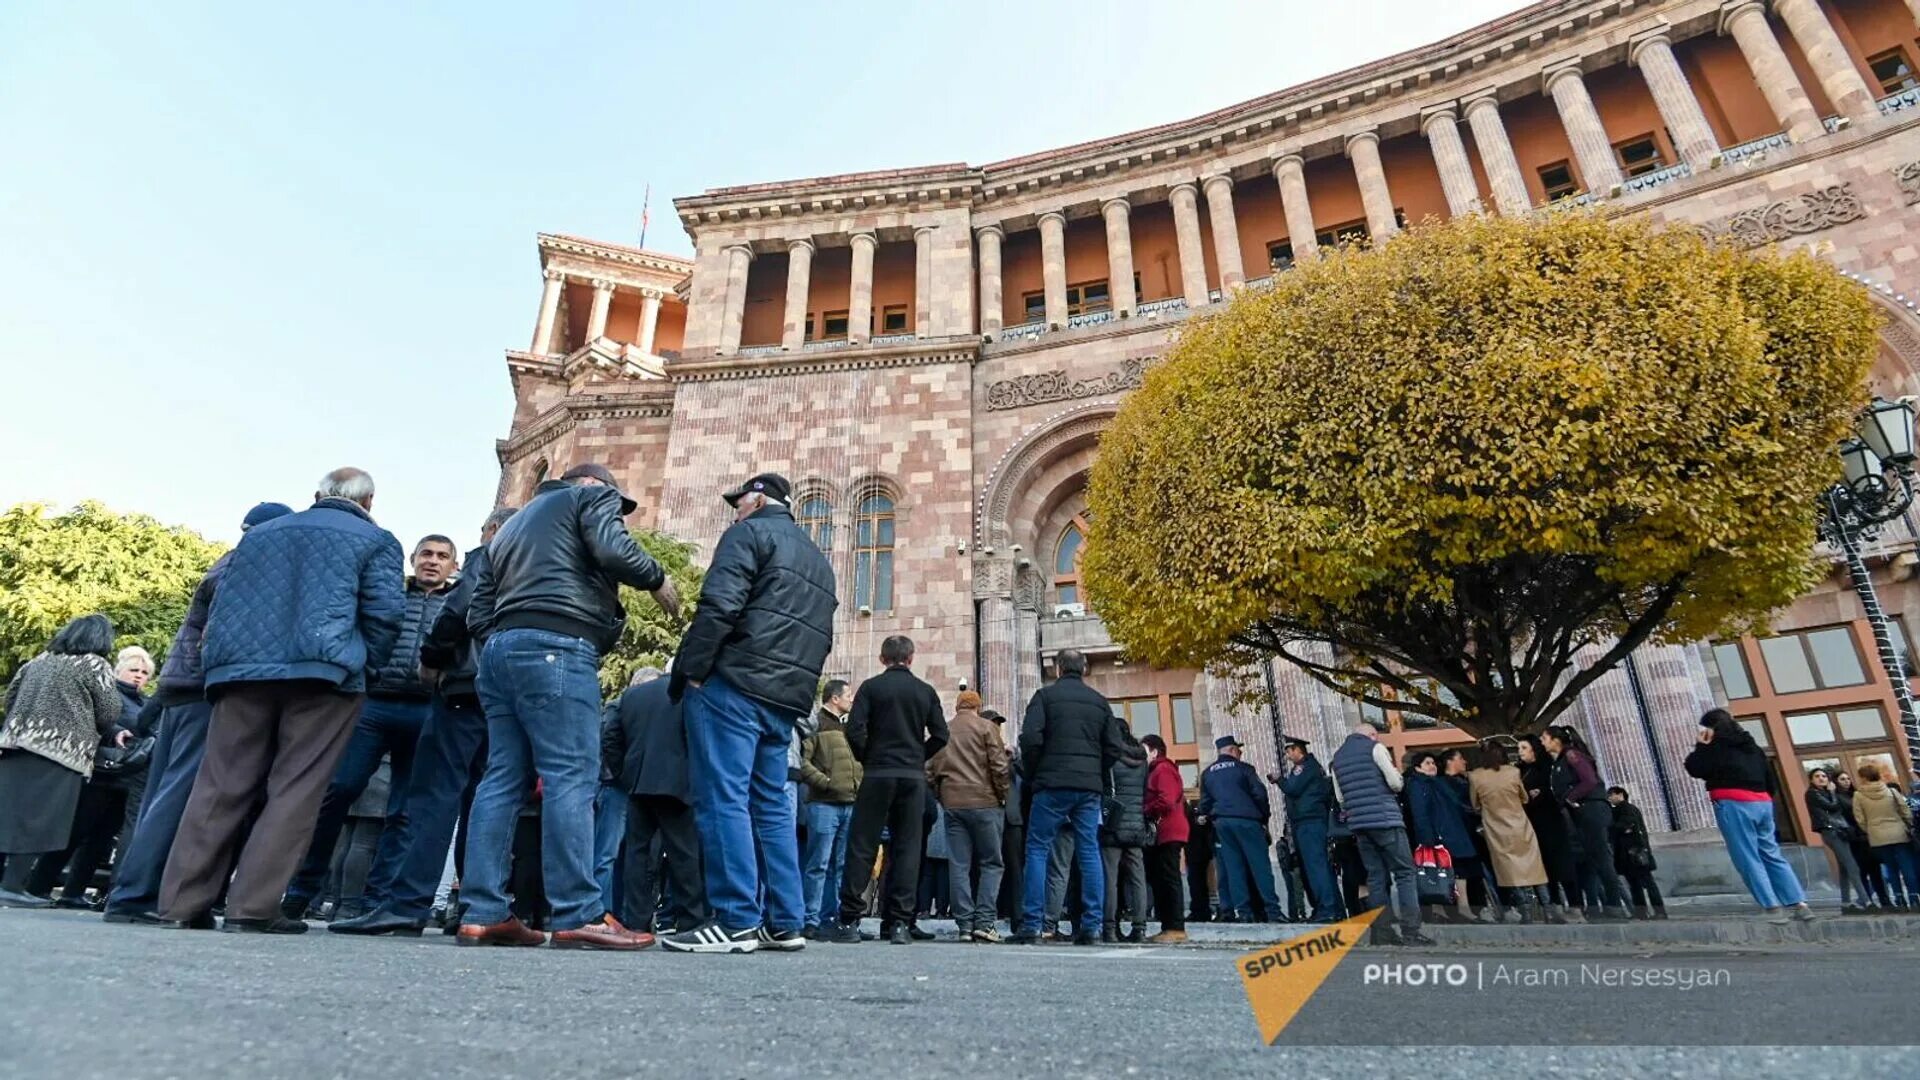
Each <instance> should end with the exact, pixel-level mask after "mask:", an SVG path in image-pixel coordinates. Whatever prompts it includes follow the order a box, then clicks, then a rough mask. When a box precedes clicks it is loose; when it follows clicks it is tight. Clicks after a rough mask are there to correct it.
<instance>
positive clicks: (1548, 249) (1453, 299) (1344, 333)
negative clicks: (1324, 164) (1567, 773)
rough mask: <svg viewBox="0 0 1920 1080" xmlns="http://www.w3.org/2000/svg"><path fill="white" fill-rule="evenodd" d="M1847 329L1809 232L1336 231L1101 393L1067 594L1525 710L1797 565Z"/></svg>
mask: <svg viewBox="0 0 1920 1080" xmlns="http://www.w3.org/2000/svg"><path fill="white" fill-rule="evenodd" d="M1877 326H1878V316H1877V315H1876V313H1875V312H1874V310H1873V308H1872V306H1871V304H1870V302H1869V300H1868V299H1867V297H1866V296H1865V294H1864V291H1863V290H1862V289H1860V288H1859V287H1857V286H1855V285H1853V284H1852V283H1850V282H1848V281H1847V280H1845V279H1844V278H1842V277H1841V276H1840V275H1839V274H1838V273H1836V272H1835V271H1834V270H1833V269H1832V268H1831V267H1829V266H1827V265H1825V264H1823V263H1821V262H1819V261H1818V260H1816V259H1814V258H1813V257H1811V256H1809V255H1805V254H1801V255H1794V256H1779V255H1775V254H1759V255H1755V254H1749V253H1744V252H1740V251H1736V250H1733V249H1731V248H1728V247H1725V246H1721V245H1716V244H1714V243H1711V242H1709V241H1708V240H1706V239H1704V238H1703V237H1701V236H1700V235H1699V234H1697V233H1695V232H1692V231H1690V230H1686V229H1664V230H1663V229H1657V228H1654V227H1650V226H1646V225H1621V224H1613V223H1609V222H1606V221H1604V220H1601V219H1599V218H1597V217H1594V216H1589V215H1582V214H1572V215H1562V214H1550V215H1542V216H1540V217H1537V218H1522V219H1506V218H1488V217H1478V216H1475V217H1468V218H1465V219H1461V220H1457V221H1454V222H1449V223H1447V224H1445V225H1439V226H1432V227H1427V228H1421V229H1416V230H1414V231H1412V232H1410V233H1408V234H1406V235H1404V236H1402V237H1399V238H1396V239H1395V240H1394V241H1393V242H1391V243H1389V244H1385V245H1383V246H1382V247H1380V248H1379V249H1377V250H1358V249H1356V250H1345V251H1339V252H1334V253H1332V254H1330V255H1329V256H1328V257H1326V258H1323V259H1322V260H1320V261H1319V262H1317V263H1314V264H1308V265H1305V266H1301V267H1298V268H1295V269H1294V270H1291V271H1289V272H1288V273H1285V274H1282V275H1279V276H1278V277H1277V278H1276V279H1275V283H1274V286H1273V288H1272V289H1271V290H1270V291H1265V292H1255V293H1249V294H1243V295H1242V296H1241V297H1239V298H1238V299H1236V300H1235V301H1234V302H1233V303H1232V304H1231V305H1230V306H1229V307H1228V308H1227V309H1226V310H1225V311H1224V312H1222V313H1221V314H1219V315H1217V316H1215V317H1212V318H1208V319H1204V320H1202V321H1200V322H1198V323H1196V324H1192V325H1190V326H1189V327H1188V328H1187V330H1186V332H1185V333H1184V334H1183V335H1182V338H1181V340H1180V341H1179V342H1178V343H1177V345H1176V346H1175V348H1174V349H1173V350H1172V352H1171V354H1170V355H1169V356H1168V358H1167V359H1166V360H1165V362H1164V363H1162V364H1161V365H1159V366H1157V367H1156V368H1154V369H1153V370H1152V371H1151V372H1150V373H1149V375H1148V377H1147V379H1146V383H1145V385H1144V387H1143V388H1142V389H1141V390H1140V391H1139V392H1138V393H1136V394H1134V395H1133V396H1131V397H1130V398H1129V399H1128V400H1127V401H1126V402H1125V404H1124V405H1123V406H1122V408H1121V410H1120V414H1119V416H1118V417H1116V419H1115V421H1114V423H1113V425H1112V427H1111V429H1110V430H1109V431H1108V432H1107V434H1106V436H1105V438H1104V440H1103V442H1102V444H1101V453H1100V458H1099V462H1098V464H1097V465H1096V466H1095V467H1094V470H1093V474H1092V478H1091V481H1090V487H1091V491H1090V496H1089V498H1090V501H1091V504H1092V510H1093V514H1092V518H1093V535H1092V537H1091V538H1090V543H1089V545H1088V554H1087V557H1086V562H1085V567H1084V569H1085V573H1086V577H1087V585H1088V589H1089V593H1090V597H1091V599H1092V601H1093V602H1094V603H1095V604H1096V605H1097V606H1098V608H1099V610H1100V613H1101V615H1102V616H1103V617H1104V618H1105V619H1106V621H1107V623H1108V625H1109V626H1110V627H1112V629H1113V630H1114V632H1115V634H1116V636H1117V637H1118V638H1119V639H1120V640H1122V641H1124V642H1125V643H1126V646H1127V650H1128V652H1129V653H1131V654H1133V655H1135V656H1138V657H1140V658H1141V659H1144V660H1147V661H1149V662H1152V663H1155V664H1162V665H1197V664H1207V665H1213V666H1215V667H1216V669H1230V668H1234V667H1237V666H1239V665H1241V664H1243V663H1246V662H1249V661H1253V660H1258V659H1260V658H1263V657H1266V656H1280V657H1283V658H1285V659H1287V660H1289V661H1291V662H1293V663H1295V664H1297V665H1299V666H1300V667H1301V668H1302V669H1304V670H1305V671H1307V672H1308V673H1309V674H1311V675H1312V676H1313V677H1314V678H1316V679H1318V680H1320V681H1321V682H1323V683H1325V684H1327V685H1329V686H1331V687H1334V688H1335V689H1338V690H1340V691H1341V692H1343V693H1346V694H1348V695H1350V696H1353V697H1357V698H1362V699H1365V700H1368V701H1372V702H1374V703H1377V704H1385V705H1390V706H1392V707H1396V708H1401V709H1403V710H1406V711H1410V712H1414V713H1420V714H1425V715H1430V716H1433V717H1435V718H1437V719H1440V720H1444V721H1447V722H1451V723H1454V724H1456V725H1458V726H1460V727H1461V728H1463V729H1465V730H1466V731H1468V732H1470V733H1474V734H1491V733H1496V732H1506V731H1534V730H1538V729H1539V728H1540V727H1542V726H1544V725H1545V724H1547V723H1549V722H1550V721H1551V720H1552V719H1553V718H1554V717H1555V716H1556V715H1557V714H1558V713H1560V712H1561V711H1562V710H1563V709H1565V708H1566V707H1567V706H1568V705H1569V704H1571V703H1572V701H1573V700H1574V698H1575V697H1576V696H1577V694H1578V693H1579V692H1580V690H1581V689H1582V688H1584V687H1585V686H1586V685H1588V684H1589V683H1591V682H1592V681H1593V680H1594V679H1596V678H1598V677H1599V676H1600V675H1601V674H1602V673H1604V672H1605V671H1606V670H1607V669H1608V668H1610V667H1611V666H1613V665H1615V664H1617V663H1618V662H1619V661H1620V660H1621V659H1622V658H1623V657H1624V656H1625V655H1626V654H1627V652H1628V651H1629V650H1631V649H1632V648H1633V647H1634V646H1636V645H1638V644H1640V643H1641V642H1643V641H1646V640H1649V639H1655V640H1666V641H1691V640H1697V639H1700V638H1703V637H1707V636H1710V635H1714V634H1719V633H1730V632H1733V631H1735V630H1739V629H1743V628H1750V627H1755V626H1758V625H1760V622H1761V620H1762V618H1763V616H1764V615H1765V613H1766V612H1768V611H1769V610H1771V609H1773V608H1775V607H1778V606H1779V605H1782V604H1785V603H1787V602H1788V601H1790V600H1792V599H1793V598H1794V597H1795V596H1796V595H1798V594H1799V593H1801V592H1802V591H1804V590H1805V589H1806V588H1807V587H1808V586H1809V585H1810V584H1811V583H1812V582H1813V581H1815V580H1817V577H1818V573H1819V572H1818V570H1817V569H1816V563H1815V560H1814V557H1813V549H1814V540H1815V521H1816V514H1815V509H1814V500H1815V497H1816V495H1817V494H1818V493H1819V492H1820V491H1821V490H1822V489H1823V488H1824V487H1825V486H1826V485H1828V484H1829V483H1831V482H1832V481H1834V480H1835V479H1837V477H1838V461H1837V458H1836V456H1835V454H1834V444H1835V442H1836V440H1838V439H1840V438H1841V437H1842V436H1843V435H1845V434H1846V433H1847V431H1848V430H1849V428H1850V425H1851V421H1852V418H1853V416H1854V413H1855V411H1856V410H1857V409H1858V408H1859V407H1860V406H1861V405H1863V404H1864V401H1865V392H1864V389H1863V380H1864V378H1865V374H1866V371H1867V368H1868V365H1869V363H1870V361H1871V357H1872V354H1873V350H1874V335H1875V331H1876V328H1877ZM1311 642H1323V643H1328V644H1331V645H1332V646H1333V649H1332V650H1331V654H1332V659H1331V660H1329V659H1328V653H1327V650H1324V649H1318V648H1303V646H1304V645H1305V644H1306V643H1311ZM1586 644H1598V645H1602V646H1604V647H1605V650H1604V654H1603V655H1602V656H1601V657H1600V658H1599V659H1598V660H1597V661H1596V662H1595V663H1593V664H1591V665H1590V666H1588V667H1586V668H1584V669H1581V670H1579V671H1574V670H1573V667H1574V662H1575V653H1576V651H1577V650H1578V649H1579V648H1580V647H1581V646H1583V645H1586ZM1308 653H1311V654H1312V655H1306V654H1308Z"/></svg>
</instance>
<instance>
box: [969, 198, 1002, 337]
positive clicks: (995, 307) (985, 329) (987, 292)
mask: <svg viewBox="0 0 1920 1080" xmlns="http://www.w3.org/2000/svg"><path fill="white" fill-rule="evenodd" d="M974 235H975V236H977V237H978V238H979V241H980V333H981V334H982V335H984V336H990V335H992V334H995V333H998V332H999V330H1000V327H1001V325H1002V324H1003V323H1004V322H1005V321H1006V315H1005V306H1004V303H1003V301H1002V298H1001V295H1000V243H1001V241H1003V240H1005V239H1006V238H1007V233H1006V230H1004V229H1002V228H1001V227H1000V226H998V225H983V226H981V227H980V229H979V230H978V231H977V232H975V234H974Z"/></svg>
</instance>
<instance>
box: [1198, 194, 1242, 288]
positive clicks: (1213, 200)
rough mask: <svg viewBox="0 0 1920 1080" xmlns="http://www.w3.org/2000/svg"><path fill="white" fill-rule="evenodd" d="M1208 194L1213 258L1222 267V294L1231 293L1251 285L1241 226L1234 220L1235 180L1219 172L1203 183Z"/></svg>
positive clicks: (1208, 214)
mask: <svg viewBox="0 0 1920 1080" xmlns="http://www.w3.org/2000/svg"><path fill="white" fill-rule="evenodd" d="M1200 186H1201V187H1202V188H1204V189H1205V190H1206V193H1207V216H1208V217H1209V218H1211V219H1212V220H1213V259H1214V261H1215V262H1217V263H1219V264H1220V291H1221V292H1222V293H1223V294H1231V293H1233V292H1236V291H1238V290H1239V289H1240V287H1241V286H1242V285H1245V284H1246V283H1247V264H1246V263H1245V262H1242V261H1241V259H1240V223H1239V222H1237V221H1235V220H1234V217H1233V177H1231V176H1229V175H1227V174H1226V173H1215V174H1213V175H1212V176H1209V177H1207V178H1206V179H1205V180H1202V181H1201V182H1200Z"/></svg>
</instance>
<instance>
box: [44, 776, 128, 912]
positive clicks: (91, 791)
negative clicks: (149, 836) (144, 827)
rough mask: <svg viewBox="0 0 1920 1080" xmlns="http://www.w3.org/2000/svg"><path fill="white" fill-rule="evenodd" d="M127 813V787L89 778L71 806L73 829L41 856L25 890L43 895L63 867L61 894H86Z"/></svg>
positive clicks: (71, 895) (76, 895)
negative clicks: (60, 847) (59, 847)
mask: <svg viewBox="0 0 1920 1080" xmlns="http://www.w3.org/2000/svg"><path fill="white" fill-rule="evenodd" d="M126 814H127V789H126V788H124V787H121V786H119V785H118V784H106V783H101V782H100V781H98V780H89V781H88V782H87V786H86V787H83V788H81V789H80V803H79V805H78V806H76V807H74V811H73V829H72V831H71V832H70V833H68V835H67V846H66V848H65V849H64V850H62V851H50V852H48V853H47V854H45V855H42V856H40V862H39V865H37V866H35V867H34V869H33V875H32V877H31V878H29V879H28V882H27V891H28V892H30V893H32V894H34V895H35V896H46V895H47V894H49V893H51V892H52V891H53V886H54V885H55V883H57V882H59V881H60V879H61V871H65V872H66V884H65V885H64V886H63V887H62V888H61V890H60V895H61V896H62V897H63V898H66V899H79V898H80V897H82V896H85V895H86V894H87V888H88V887H89V886H91V885H92V884H93V875H94V872H95V871H97V870H99V869H100V868H101V867H102V866H104V865H106V862H107V856H109V855H112V854H113V843H114V841H115V840H117V839H118V838H119V836H120V826H121V824H122V823H123V822H124V821H125V820H126ZM102 895H105V893H104V892H103V893H102Z"/></svg>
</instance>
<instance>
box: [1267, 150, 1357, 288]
mask: <svg viewBox="0 0 1920 1080" xmlns="http://www.w3.org/2000/svg"><path fill="white" fill-rule="evenodd" d="M1306 164H1307V163H1306V159H1305V158H1302V157H1301V156H1300V155H1299V154H1284V155H1282V156H1281V157H1280V159H1279V160H1278V161H1275V162H1274V163H1273V179H1274V182H1275V183H1277V184H1279V185H1280V212H1281V214H1282V215H1283V216H1285V218H1286V219H1287V242H1288V243H1290V244H1292V245H1293V261H1294V262H1296V263H1305V262H1312V261H1313V260H1315V259H1317V258H1319V257H1320V243H1319V241H1318V240H1316V239H1315V238H1314V235H1313V204H1312V203H1310V202H1308V201H1307V174H1306ZM1365 194H1366V193H1365V192H1362V193H1361V195H1362V197H1363V198H1364V197H1365ZM1369 217H1371V211H1369Z"/></svg>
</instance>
